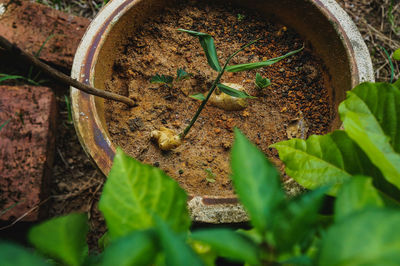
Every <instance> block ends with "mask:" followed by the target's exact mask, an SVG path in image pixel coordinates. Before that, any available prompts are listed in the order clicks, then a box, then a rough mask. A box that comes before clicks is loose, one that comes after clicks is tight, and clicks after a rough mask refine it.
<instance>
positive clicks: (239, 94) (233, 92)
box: [217, 84, 256, 98]
mask: <svg viewBox="0 0 400 266" xmlns="http://www.w3.org/2000/svg"><path fill="white" fill-rule="evenodd" d="M217 86H218V88H219V89H220V90H221V91H222V92H223V93H225V94H228V95H229V96H232V97H236V98H256V97H253V96H251V95H248V94H247V93H246V92H245V91H240V90H236V89H234V88H231V87H229V86H226V85H224V84H218V85H217Z"/></svg>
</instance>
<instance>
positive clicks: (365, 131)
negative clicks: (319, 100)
mask: <svg viewBox="0 0 400 266" xmlns="http://www.w3.org/2000/svg"><path fill="white" fill-rule="evenodd" d="M339 113H340V117H341V119H342V121H343V126H344V128H345V130H346V132H347V134H348V135H349V137H350V138H352V139H353V140H354V141H355V142H356V143H357V144H358V145H359V146H360V147H361V149H362V150H363V151H364V152H365V153H366V154H367V155H368V157H369V158H370V160H371V161H372V163H373V164H375V165H376V166H377V167H378V168H379V169H380V170H381V171H382V173H383V176H384V177H385V178H386V180H387V181H389V182H390V183H392V184H394V185H395V186H396V187H397V188H400V154H399V153H400V89H399V88H397V87H395V86H393V85H391V84H388V83H370V82H365V83H362V84H360V85H358V86H357V87H356V88H354V89H353V90H352V91H349V92H348V94H347V99H346V100H345V101H343V102H342V103H341V104H340V105H339ZM367 175H368V174H367Z"/></svg>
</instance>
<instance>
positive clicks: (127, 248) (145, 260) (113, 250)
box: [101, 231, 160, 266]
mask: <svg viewBox="0 0 400 266" xmlns="http://www.w3.org/2000/svg"><path fill="white" fill-rule="evenodd" d="M159 249H160V247H159V244H158V240H157V237H156V235H155V232H153V231H136V232H133V233H131V234H129V235H127V236H124V237H121V238H119V239H117V240H116V241H115V242H112V243H111V244H110V245H109V246H108V247H107V249H105V251H104V253H103V258H102V261H101V265H104V266H108V265H118V266H135V265H152V263H153V262H154V260H155V258H156V255H157V253H158V251H159Z"/></svg>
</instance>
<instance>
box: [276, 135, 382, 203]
mask: <svg viewBox="0 0 400 266" xmlns="http://www.w3.org/2000/svg"><path fill="white" fill-rule="evenodd" d="M271 147H272V148H276V149H277V150H278V152H279V157H280V159H281V160H282V161H283V162H284V164H285V166H286V168H285V171H286V173H287V174H288V175H289V176H291V177H292V178H294V179H295V180H296V181H297V182H298V183H299V184H300V185H302V186H303V187H306V188H309V189H315V188H317V187H321V186H326V185H332V189H331V190H330V194H332V195H335V194H336V192H337V191H338V189H339V188H340V186H341V185H342V184H343V183H344V182H345V181H346V180H348V179H349V178H351V177H352V175H357V174H360V175H363V174H364V175H371V176H373V177H380V175H381V174H380V172H379V171H378V170H377V169H376V168H375V167H374V166H373V165H372V164H371V162H370V160H369V159H368V157H367V156H366V155H365V153H364V152H363V151H362V150H361V149H360V148H359V147H358V146H357V144H356V143H355V142H354V141H353V140H351V139H350V138H349V137H348V136H347V134H346V133H345V132H344V131H340V130H337V131H334V132H333V133H330V134H326V135H322V136H318V135H313V136H310V137H309V138H308V139H307V140H302V139H291V140H287V141H282V142H278V143H275V144H273V145H271Z"/></svg>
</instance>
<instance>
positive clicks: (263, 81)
mask: <svg viewBox="0 0 400 266" xmlns="http://www.w3.org/2000/svg"><path fill="white" fill-rule="evenodd" d="M255 84H256V86H257V88H258V89H259V90H262V89H264V88H266V87H268V86H269V85H271V81H270V80H269V79H267V78H263V77H262V76H261V75H260V73H257V74H256V80H255Z"/></svg>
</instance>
